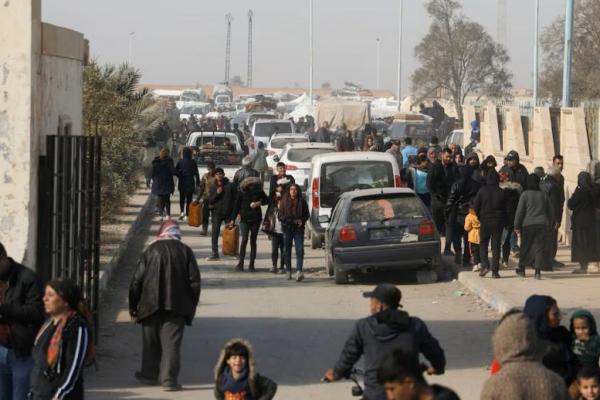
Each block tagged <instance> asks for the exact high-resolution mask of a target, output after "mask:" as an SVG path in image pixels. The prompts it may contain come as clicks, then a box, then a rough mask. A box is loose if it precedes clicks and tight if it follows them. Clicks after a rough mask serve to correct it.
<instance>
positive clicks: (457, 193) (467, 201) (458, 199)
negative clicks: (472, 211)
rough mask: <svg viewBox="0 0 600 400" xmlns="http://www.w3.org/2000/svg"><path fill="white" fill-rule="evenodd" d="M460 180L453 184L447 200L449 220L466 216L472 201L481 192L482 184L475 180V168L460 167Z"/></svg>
mask: <svg viewBox="0 0 600 400" xmlns="http://www.w3.org/2000/svg"><path fill="white" fill-rule="evenodd" d="M460 174H461V178H460V180H458V181H456V182H454V183H453V184H452V188H451V189H450V196H448V201H447V202H446V215H448V216H449V220H450V221H451V220H453V219H455V218H456V217H457V216H458V215H461V216H463V217H464V216H466V215H467V214H468V213H469V208H470V207H471V201H472V200H473V199H474V198H475V196H476V195H477V193H478V192H479V188H480V187H481V185H480V184H479V183H477V182H476V181H475V180H473V169H472V168H471V167H468V166H463V167H462V168H460Z"/></svg>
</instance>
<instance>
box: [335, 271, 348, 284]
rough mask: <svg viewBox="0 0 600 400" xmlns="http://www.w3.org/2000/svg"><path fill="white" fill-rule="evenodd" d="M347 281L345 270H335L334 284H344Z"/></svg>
mask: <svg viewBox="0 0 600 400" xmlns="http://www.w3.org/2000/svg"><path fill="white" fill-rule="evenodd" d="M347 283H348V273H347V272H345V271H337V270H336V271H335V284H336V285H345V284H347Z"/></svg>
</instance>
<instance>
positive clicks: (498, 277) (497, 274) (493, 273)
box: [492, 271, 500, 279]
mask: <svg viewBox="0 0 600 400" xmlns="http://www.w3.org/2000/svg"><path fill="white" fill-rule="evenodd" d="M492 279H500V274H499V273H498V272H496V271H494V272H492Z"/></svg>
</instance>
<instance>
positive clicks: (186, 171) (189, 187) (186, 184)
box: [175, 147, 200, 221]
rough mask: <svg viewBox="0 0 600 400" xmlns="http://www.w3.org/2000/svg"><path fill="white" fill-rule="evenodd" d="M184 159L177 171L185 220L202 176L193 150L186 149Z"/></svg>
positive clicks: (180, 204)
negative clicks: (194, 158)
mask: <svg viewBox="0 0 600 400" xmlns="http://www.w3.org/2000/svg"><path fill="white" fill-rule="evenodd" d="M182 156H183V158H182V159H181V160H179V161H178V162H177V166H176V167H175V170H176V172H177V177H178V178H179V179H178V183H177V187H178V189H179V208H180V210H181V216H180V217H179V220H180V221H181V220H183V219H184V218H185V217H186V216H187V215H188V211H189V207H190V203H191V202H192V197H193V196H194V192H195V190H196V188H197V187H200V174H199V173H198V164H196V161H195V160H193V159H192V149H190V148H189V147H185V148H184V149H183V152H182Z"/></svg>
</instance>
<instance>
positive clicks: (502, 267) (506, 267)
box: [500, 261, 510, 269]
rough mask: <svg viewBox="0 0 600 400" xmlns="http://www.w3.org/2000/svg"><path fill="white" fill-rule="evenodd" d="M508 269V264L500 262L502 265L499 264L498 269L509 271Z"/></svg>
mask: <svg viewBox="0 0 600 400" xmlns="http://www.w3.org/2000/svg"><path fill="white" fill-rule="evenodd" d="M509 268H510V267H509V266H508V263H507V262H506V261H502V264H500V269H509Z"/></svg>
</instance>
